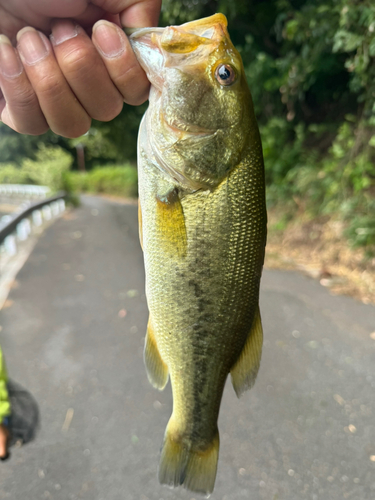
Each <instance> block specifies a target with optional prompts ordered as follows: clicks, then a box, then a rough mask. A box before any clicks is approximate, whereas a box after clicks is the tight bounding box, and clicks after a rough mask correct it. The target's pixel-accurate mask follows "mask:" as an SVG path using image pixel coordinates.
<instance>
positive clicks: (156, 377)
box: [144, 319, 168, 391]
mask: <svg viewBox="0 0 375 500" xmlns="http://www.w3.org/2000/svg"><path fill="white" fill-rule="evenodd" d="M144 362H145V365H146V371H147V376H148V380H149V381H150V384H151V385H152V386H154V387H155V388H156V389H159V390H160V391H162V390H163V389H164V387H165V386H166V385H167V382H168V367H167V365H166V364H165V363H164V361H163V360H162V359H161V356H160V353H159V349H158V346H157V345H156V340H155V335H154V330H153V328H152V324H151V321H150V319H149V320H148V325H147V334H146V342H145V350H144Z"/></svg>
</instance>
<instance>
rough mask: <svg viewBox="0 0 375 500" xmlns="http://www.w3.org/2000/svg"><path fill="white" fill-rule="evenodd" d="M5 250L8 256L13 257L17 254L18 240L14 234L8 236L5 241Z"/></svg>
mask: <svg viewBox="0 0 375 500" xmlns="http://www.w3.org/2000/svg"><path fill="white" fill-rule="evenodd" d="M4 248H5V251H6V253H7V254H8V255H10V256H11V257H13V256H14V255H16V253H17V243H16V238H15V236H14V235H13V234H10V235H9V236H7V237H6V238H5V240H4Z"/></svg>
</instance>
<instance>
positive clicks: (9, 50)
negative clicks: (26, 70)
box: [0, 35, 23, 78]
mask: <svg viewBox="0 0 375 500" xmlns="http://www.w3.org/2000/svg"><path fill="white" fill-rule="evenodd" d="M22 70H23V68H22V64H21V61H20V60H19V58H18V55H17V52H16V51H15V50H14V48H13V46H12V44H11V43H10V40H9V38H8V37H7V36H5V35H0V72H1V74H2V75H4V76H7V77H8V78H15V77H16V76H19V75H20V74H21V73H22Z"/></svg>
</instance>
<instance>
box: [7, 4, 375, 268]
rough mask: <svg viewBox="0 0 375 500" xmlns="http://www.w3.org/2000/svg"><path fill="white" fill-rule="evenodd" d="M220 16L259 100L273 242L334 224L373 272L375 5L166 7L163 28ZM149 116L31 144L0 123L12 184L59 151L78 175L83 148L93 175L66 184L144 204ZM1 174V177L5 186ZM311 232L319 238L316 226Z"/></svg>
mask: <svg viewBox="0 0 375 500" xmlns="http://www.w3.org/2000/svg"><path fill="white" fill-rule="evenodd" d="M215 12H223V13H224V14H225V15H226V16H227V17H228V23H229V32H230V34H231V37H232V40H233V42H234V43H235V45H236V46H237V48H238V50H239V51H240V53H241V55H242V58H243V61H244V67H245V72H246V75H247V78H248V82H249V85H250V88H251V91H252V95H253V101H254V106H255V110H256V114H257V117H258V122H259V126H260V130H261V135H262V141H263V148H264V157H265V166H266V183H267V193H268V194H267V197H268V207H269V210H270V213H271V217H270V220H271V224H270V241H274V240H272V238H273V237H275V238H276V239H277V238H279V239H280V238H281V240H280V241H282V238H283V236H285V237H287V235H288V231H289V230H290V228H293V231H294V230H295V227H296V225H297V227H298V224H300V226H301V227H302V225H303V227H306V228H308V227H313V226H314V224H318V225H319V224H321V225H322V227H323V229H324V227H325V226H326V227H333V226H334V227H336V229H337V231H338V232H337V234H336V233H335V234H336V236H335V237H337V238H339V240H340V242H341V244H342V248H345V249H346V248H348V249H354V250H353V251H355V252H356V251H357V250H356V249H359V251H360V255H361V262H363V263H364V264H363V265H364V266H366V270H369V272H375V260H374V258H375V4H374V2H373V0H362V1H358V0H269V1H267V2H264V1H263V0H253V1H252V2H247V1H244V0H219V1H217V0H202V1H200V2H196V1H195V0H194V1H193V0H164V1H163V12H162V17H161V24H162V25H168V24H180V23H183V22H186V21H189V20H191V19H194V18H199V17H203V16H207V15H211V14H213V13H215ZM144 110H145V105H143V106H140V107H137V108H132V107H130V106H125V107H124V110H123V112H122V113H121V115H120V116H119V117H118V118H116V119H115V120H113V121H112V122H111V123H97V122H94V123H93V126H92V128H91V129H90V131H89V133H88V134H86V136H84V137H82V138H79V139H76V140H67V139H64V138H61V137H57V136H55V135H53V134H52V133H47V134H45V135H44V136H42V137H41V138H34V137H23V136H19V135H17V134H15V133H13V132H11V131H10V130H9V129H6V128H5V127H4V126H2V125H1V127H0V161H1V162H3V166H2V167H1V168H0V172H5V171H6V169H8V172H10V169H11V168H13V173H14V177H13V179H16V178H18V177H17V176H18V175H20V176H21V177H22V176H24V175H25V176H26V177H27V180H28V182H29V181H30V179H31V180H32V181H33V182H37V180H36V179H37V175H39V174H36V173H35V172H36V170H37V168H36V167H35V168H36V170H35V168H34V167H32V165H33V163H32V162H38V161H40V156H39V155H40V154H42V155H43V154H44V155H46V154H47V151H52V150H50V149H49V148H53V150H56V151H57V150H58V151H59V152H60V153H59V154H61V158H62V161H63V163H64V162H66V160H65V159H64V160H63V158H66V157H64V156H63V155H64V154H69V155H71V164H72V169H73V170H76V169H78V162H77V152H76V149H77V148H83V149H84V152H85V167H86V170H87V173H86V174H81V173H79V174H78V173H75V172H72V173H69V174H67V173H66V172H65V173H64V175H62V176H61V179H65V181H64V182H65V184H66V185H69V183H70V185H71V186H72V189H77V190H80V191H83V192H86V191H87V192H89V191H90V192H108V191H110V192H112V193H113V194H122V195H125V196H130V195H135V194H136V191H135V188H134V185H135V184H134V185H133V184H132V186H133V187H131V186H130V183H131V182H134V183H135V182H136V174H135V171H134V172H133V171H132V170H131V169H132V168H133V167H131V166H130V164H134V163H135V159H136V135H137V129H138V125H139V121H140V118H141V116H142V114H143V112H144ZM45 145H47V146H48V148H46V146H45ZM56 148H57V149H56ZM26 158H27V160H26ZM51 161H52V160H51V159H47V162H49V165H52V163H51ZM30 162H31V163H30ZM64 165H65V166H66V165H67V163H64ZM114 165H121V166H122V165H123V167H114ZM33 168H34V170H33ZM81 168H82V165H81ZM21 171H24V172H23V173H21ZM32 172H34V173H32ZM40 175H41V174H40ZM4 176H5V174H2V173H0V182H3V181H2V180H1V179H4ZM26 177H25V178H26ZM52 177H53V176H52ZM52 177H51V179H52ZM8 178H11V176H9V174H8ZM39 178H40V177H39ZM38 182H39V181H38ZM51 182H53V183H54V182H55V180H53V181H52V180H51ZM332 224H333V226H332ZM314 227H315V226H314ZM304 234H305V236H306V241H311V238H312V236H311V234H309V232H308V230H307V229H306V231H305V233H304ZM314 234H315V233H314ZM313 239H314V238H313Z"/></svg>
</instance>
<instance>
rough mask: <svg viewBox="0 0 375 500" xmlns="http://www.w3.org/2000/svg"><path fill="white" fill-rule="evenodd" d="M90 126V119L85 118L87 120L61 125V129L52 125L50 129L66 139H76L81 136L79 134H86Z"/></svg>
mask: <svg viewBox="0 0 375 500" xmlns="http://www.w3.org/2000/svg"><path fill="white" fill-rule="evenodd" d="M90 126H91V119H90V118H87V120H83V121H82V122H80V123H76V124H74V125H71V126H68V127H61V129H60V128H58V127H54V128H52V131H53V132H55V134H58V135H61V136H62V137H66V138H67V139H77V138H78V137H81V135H84V134H86V132H88V130H89V129H90Z"/></svg>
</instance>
